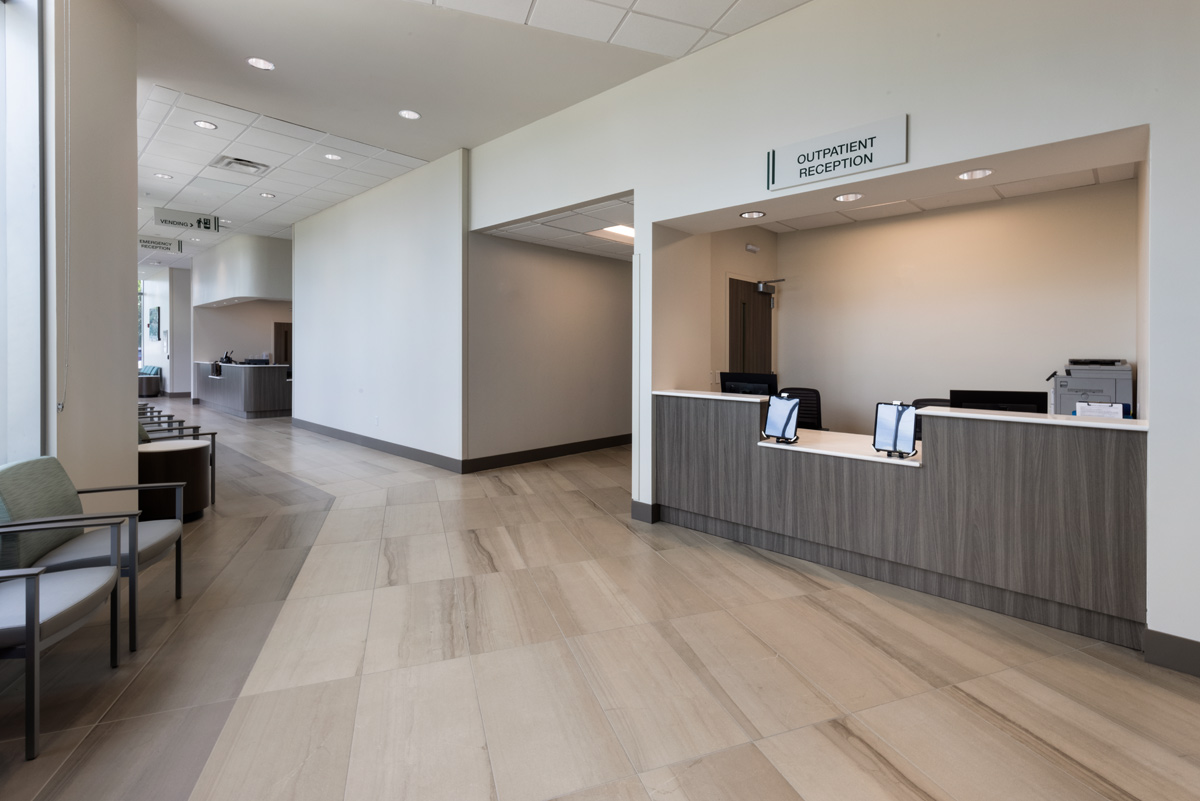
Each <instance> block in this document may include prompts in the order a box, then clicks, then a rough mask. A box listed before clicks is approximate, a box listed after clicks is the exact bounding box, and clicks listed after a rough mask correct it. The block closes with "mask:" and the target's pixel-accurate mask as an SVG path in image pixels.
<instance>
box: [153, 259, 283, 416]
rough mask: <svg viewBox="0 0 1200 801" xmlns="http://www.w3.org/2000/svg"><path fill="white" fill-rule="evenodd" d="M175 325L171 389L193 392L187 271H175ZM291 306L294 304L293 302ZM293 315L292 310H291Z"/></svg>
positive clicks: (171, 341) (172, 326)
mask: <svg viewBox="0 0 1200 801" xmlns="http://www.w3.org/2000/svg"><path fill="white" fill-rule="evenodd" d="M170 280H171V327H170V328H169V329H167V331H168V335H169V337H170V340H169V343H170V350H171V352H170V354H169V355H170V357H171V358H170V359H169V361H170V362H171V364H172V365H173V366H174V367H175V368H176V369H173V370H172V371H171V382H170V384H168V385H167V392H171V393H180V392H191V391H192V364H191V362H192V276H191V275H190V274H189V273H188V271H187V270H175V269H173V270H171V271H170ZM289 307H290V304H289ZM288 318H289V319H290V318H291V310H290V308H289V310H288Z"/></svg>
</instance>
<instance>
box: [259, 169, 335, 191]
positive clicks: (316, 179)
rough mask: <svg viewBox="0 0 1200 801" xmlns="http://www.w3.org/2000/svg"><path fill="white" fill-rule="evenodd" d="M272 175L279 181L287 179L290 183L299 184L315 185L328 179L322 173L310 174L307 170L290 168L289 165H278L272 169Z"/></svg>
mask: <svg viewBox="0 0 1200 801" xmlns="http://www.w3.org/2000/svg"><path fill="white" fill-rule="evenodd" d="M271 177H272V178H274V179H275V180H277V181H286V182H287V183H289V184H297V185H299V186H307V187H310V188H311V187H314V186H320V185H321V184H322V183H324V182H325V181H326V180H327V179H326V178H324V177H322V176H320V175H309V174H308V173H306V172H297V171H295V170H289V169H288V168H287V167H277V168H276V169H274V170H271Z"/></svg>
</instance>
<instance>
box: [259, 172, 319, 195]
mask: <svg viewBox="0 0 1200 801" xmlns="http://www.w3.org/2000/svg"><path fill="white" fill-rule="evenodd" d="M250 188H251V189H254V190H256V191H259V192H273V193H275V194H277V195H281V196H282V195H290V196H291V197H296V196H298V195H303V194H304V193H305V192H307V191H308V190H309V189H311V188H312V187H309V186H305V185H304V184H294V183H291V182H290V181H281V180H279V177H278V176H277V175H275V173H271V174H270V175H268V176H267V177H266V178H263V179H262V180H260V181H259V182H258V183H256V184H252V185H251V187H250Z"/></svg>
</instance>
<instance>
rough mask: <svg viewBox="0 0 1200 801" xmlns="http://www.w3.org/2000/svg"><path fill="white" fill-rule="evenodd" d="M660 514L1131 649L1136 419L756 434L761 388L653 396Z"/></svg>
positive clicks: (1139, 535) (1136, 587) (1052, 418)
mask: <svg viewBox="0 0 1200 801" xmlns="http://www.w3.org/2000/svg"><path fill="white" fill-rule="evenodd" d="M654 396H655V397H654V419H655V425H654V431H655V434H654V446H655V468H654V475H655V491H656V497H655V502H656V504H657V506H658V508H659V514H660V516H661V519H663V520H665V521H667V522H670V523H675V524H677V525H681V526H686V527H688V528H692V529H697V530H699V531H705V532H708V533H710V534H715V535H717V536H721V537H725V538H727V539H732V540H736V541H738V542H744V543H747V544H749V545H754V546H757V547H759V548H765V549H767V550H771V551H777V552H779V553H784V554H787V555H789V556H795V557H798V558H800V559H806V560H809V561H812V562H817V563H819V564H823V565H827V566H829V567H834V568H838V569H841V570H846V571H849V572H851V573H857V574H859V575H864V576H868V577H870V578H873V579H878V580H880V581H886V582H889V583H892V584H898V585H901V586H904V587H910V588H912V589H915V590H920V591H922V592H927V593H931V594H933V595H940V596H942V597H945V598H950V599H953V600H956V601H961V602H963V603H967V604H971V605H973V606H978V607H982V608H985V609H991V610H994V611H997V612H1002V613H1004V614H1007V615H1012V616H1014V617H1019V618H1023V619H1026V620H1031V621H1034V622H1037V623H1042V624H1045V625H1048V626H1053V627H1055V628H1059V629H1064V630H1066V631H1071V632H1074V633H1077V634H1082V635H1085V636H1088V637H1094V638H1096V639H1100V640H1105V641H1107V642H1112V643H1116V644H1118V645H1124V646H1127V647H1131V648H1140V647H1141V641H1142V633H1143V631H1144V629H1145V622H1146V432H1147V430H1148V428H1149V426H1148V424H1147V422H1146V421H1145V420H1105V419H1100V418H1086V417H1073V416H1067V415H1045V414H1027V413H1019V412H992V411H984V410H976V409H953V408H947V407H927V408H924V409H921V410H919V411H918V413H919V414H921V415H922V416H923V421H922V424H921V425H922V440H923V441H922V442H921V449H920V450H919V451H918V453H917V454H916V455H915V456H913V457H911V458H909V459H895V458H892V459H888V458H887V457H886V456H884V455H883V454H880V453H876V452H875V450H874V449H873V448H872V447H871V437H870V436H867V435H863V434H843V433H836V432H829V431H800V432H798V434H799V439H798V441H797V442H796V443H794V444H779V443H775V442H774V441H772V442H767V441H763V440H762V436H761V431H762V423H763V420H764V416H765V414H766V401H767V398H766V397H764V396H757V395H728V394H721V393H715V392H691V391H682V390H671V391H658V392H655V393H654Z"/></svg>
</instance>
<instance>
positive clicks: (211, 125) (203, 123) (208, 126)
mask: <svg viewBox="0 0 1200 801" xmlns="http://www.w3.org/2000/svg"><path fill="white" fill-rule="evenodd" d="M192 124H193V125H195V126H196V127H197V128H203V129H204V130H206V131H215V130H217V124H216V123H215V122H209V121H208V120H196V121H195V122H194V123H192Z"/></svg>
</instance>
